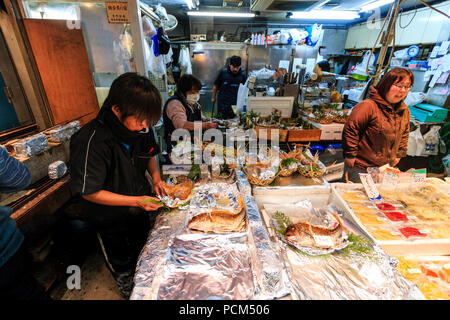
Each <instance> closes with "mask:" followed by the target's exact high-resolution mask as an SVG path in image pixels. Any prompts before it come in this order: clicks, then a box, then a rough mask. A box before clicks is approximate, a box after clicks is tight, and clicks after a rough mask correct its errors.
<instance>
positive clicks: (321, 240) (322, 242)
mask: <svg viewBox="0 0 450 320" xmlns="http://www.w3.org/2000/svg"><path fill="white" fill-rule="evenodd" d="M313 238H314V241H315V242H316V244H317V245H318V246H321V247H330V248H331V247H333V246H334V242H333V239H331V237H329V236H318V235H313Z"/></svg>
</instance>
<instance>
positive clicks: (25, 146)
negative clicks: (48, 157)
mask: <svg viewBox="0 0 450 320" xmlns="http://www.w3.org/2000/svg"><path fill="white" fill-rule="evenodd" d="M13 147H14V151H15V153H16V155H17V156H18V157H21V158H29V157H32V156H34V155H36V154H39V153H41V152H43V151H45V150H46V149H47V136H46V135H45V134H43V133H40V134H35V135H33V136H30V137H27V138H24V139H21V140H19V141H17V142H15V143H13Z"/></svg>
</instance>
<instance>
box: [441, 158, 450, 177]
mask: <svg viewBox="0 0 450 320" xmlns="http://www.w3.org/2000/svg"><path fill="white" fill-rule="evenodd" d="M442 163H443V165H444V168H445V172H446V174H447V177H450V154H448V155H446V156H445V157H444V158H442Z"/></svg>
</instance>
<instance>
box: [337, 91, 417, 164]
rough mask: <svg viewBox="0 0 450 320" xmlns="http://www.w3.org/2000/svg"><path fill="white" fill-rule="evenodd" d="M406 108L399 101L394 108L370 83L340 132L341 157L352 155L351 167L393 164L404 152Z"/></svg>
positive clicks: (406, 136) (406, 140)
mask: <svg viewBox="0 0 450 320" xmlns="http://www.w3.org/2000/svg"><path fill="white" fill-rule="evenodd" d="M409 120H410V111H409V108H408V106H407V105H406V104H405V103H404V102H403V101H401V102H400V103H399V105H398V107H397V108H395V107H394V106H393V105H392V104H390V103H388V102H387V101H385V100H384V99H383V98H382V97H381V96H380V95H379V94H378V91H377V90H376V89H375V88H374V87H372V88H371V89H370V97H369V99H366V100H364V101H362V102H360V103H358V104H357V105H356V106H355V107H354V108H353V110H352V112H351V114H350V116H349V118H348V119H347V123H346V124H345V126H344V130H343V133H342V142H343V149H344V157H345V158H348V159H353V158H356V160H355V167H359V168H362V169H366V168H368V167H381V166H383V165H385V164H387V163H389V164H390V165H393V163H394V161H395V159H396V158H401V157H405V156H406V149H407V146H408V138H409Z"/></svg>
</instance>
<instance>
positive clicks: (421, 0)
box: [419, 0, 450, 19]
mask: <svg viewBox="0 0 450 320" xmlns="http://www.w3.org/2000/svg"><path fill="white" fill-rule="evenodd" d="M419 1H420V3H422V4H423V5H425V6H427V7H428V8H430V9H432V10H434V11H437V12H439V13H440V14H443V15H444V16H446V17H447V18H448V19H450V16H449V15H448V14H445V13H444V12H442V11H440V10H438V9H436V8H435V7H433V6H432V5H429V4H428V3H426V2H425V1H423V0H419Z"/></svg>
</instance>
